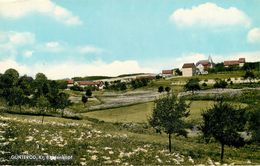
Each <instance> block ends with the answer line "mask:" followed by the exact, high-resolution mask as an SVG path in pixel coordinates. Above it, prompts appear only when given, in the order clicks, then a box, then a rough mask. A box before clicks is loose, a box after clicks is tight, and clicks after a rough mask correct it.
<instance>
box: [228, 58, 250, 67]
mask: <svg viewBox="0 0 260 166" xmlns="http://www.w3.org/2000/svg"><path fill="white" fill-rule="evenodd" d="M245 62H246V59H245V58H239V59H238V60H232V61H224V66H231V65H239V63H245Z"/></svg>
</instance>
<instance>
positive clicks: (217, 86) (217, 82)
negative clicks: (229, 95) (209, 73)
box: [213, 79, 228, 89]
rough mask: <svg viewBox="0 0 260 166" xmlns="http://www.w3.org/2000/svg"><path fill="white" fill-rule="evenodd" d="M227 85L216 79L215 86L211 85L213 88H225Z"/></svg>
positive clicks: (223, 81)
mask: <svg viewBox="0 0 260 166" xmlns="http://www.w3.org/2000/svg"><path fill="white" fill-rule="evenodd" d="M227 85H228V83H227V82H226V81H225V80H221V79H216V80H215V84H214V85H213V87H214V88H222V89H223V88H226V87H227Z"/></svg>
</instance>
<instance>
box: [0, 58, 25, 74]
mask: <svg viewBox="0 0 260 166" xmlns="http://www.w3.org/2000/svg"><path fill="white" fill-rule="evenodd" d="M0 66H1V67H0V73H4V72H5V70H7V69H10V68H13V69H16V70H17V71H19V73H20V75H23V74H26V73H27V74H28V73H29V72H30V70H29V68H28V67H27V66H25V65H21V64H18V63H17V62H16V61H14V60H12V59H6V60H3V61H0Z"/></svg>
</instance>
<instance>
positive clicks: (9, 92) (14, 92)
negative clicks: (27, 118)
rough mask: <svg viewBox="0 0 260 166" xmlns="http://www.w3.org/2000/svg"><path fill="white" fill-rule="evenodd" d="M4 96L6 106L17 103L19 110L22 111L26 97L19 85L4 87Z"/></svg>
mask: <svg viewBox="0 0 260 166" xmlns="http://www.w3.org/2000/svg"><path fill="white" fill-rule="evenodd" d="M4 98H5V99H6V101H7V105H8V106H16V105H18V106H19V110H20V112H21V111H22V105H24V104H25V103H26V97H25V95H24V93H23V90H22V89H21V88H19V87H12V88H8V89H4Z"/></svg>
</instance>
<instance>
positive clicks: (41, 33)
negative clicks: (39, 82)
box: [0, 0, 260, 79]
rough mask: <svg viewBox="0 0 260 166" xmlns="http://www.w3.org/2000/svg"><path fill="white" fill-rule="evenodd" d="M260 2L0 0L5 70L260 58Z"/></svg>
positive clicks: (150, 66)
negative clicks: (210, 58)
mask: <svg viewBox="0 0 260 166" xmlns="http://www.w3.org/2000/svg"><path fill="white" fill-rule="evenodd" d="M259 9H260V1H259V0H251V1H250V3H249V2H248V1H247V0H229V1H226V0H216V1H204V0H193V1H191V0H149V1H147V0H77V1H75V0H0V73H3V72H4V71H5V70H6V69H9V68H15V69H16V70H18V71H19V73H20V74H21V75H23V74H27V75H30V76H34V75H35V74H36V73H38V72H42V73H44V74H46V76H47V77H48V78H50V79H62V78H71V77H75V76H90V75H107V76H117V75H119V74H127V73H159V72H160V71H161V70H162V69H173V68H181V67H182V65H183V63H196V62H197V61H199V60H203V59H207V58H208V56H209V55H210V56H211V57H212V59H213V61H214V62H222V61H224V60H236V59H238V58H240V57H244V58H246V61H248V62H253V61H260V17H259V15H260V10H259Z"/></svg>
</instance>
